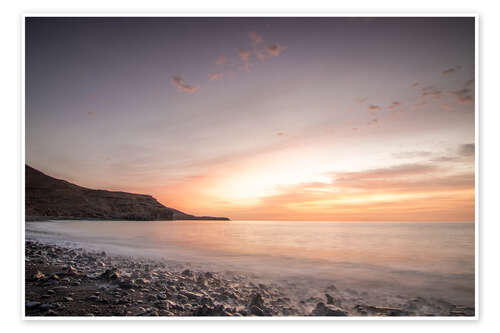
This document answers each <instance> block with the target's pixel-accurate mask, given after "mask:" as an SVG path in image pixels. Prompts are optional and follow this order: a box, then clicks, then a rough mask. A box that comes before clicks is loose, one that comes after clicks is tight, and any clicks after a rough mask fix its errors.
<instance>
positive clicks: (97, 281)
mask: <svg viewBox="0 0 500 333" xmlns="http://www.w3.org/2000/svg"><path fill="white" fill-rule="evenodd" d="M25 282H26V289H25V313H26V316H239V317H241V316H415V315H427V316H433V315H439V316H473V315H474V309H473V308H468V307H460V306H457V305H454V304H450V303H448V302H445V301H440V302H438V303H435V302H434V303H432V305H431V304H430V303H429V301H428V300H426V299H423V298H415V299H410V300H408V301H407V302H406V303H405V304H404V305H403V306H400V307H398V308H393V307H385V306H373V305H368V304H366V303H364V302H362V301H359V300H361V299H359V300H357V301H356V302H355V303H356V304H353V303H351V302H346V301H345V299H343V298H342V293H341V292H340V291H338V290H337V288H335V286H333V285H331V286H329V287H328V288H326V289H325V291H324V294H323V296H322V297H309V298H307V299H303V300H297V299H293V298H292V297H291V296H290V295H289V293H287V291H286V290H284V289H283V288H282V287H281V286H280V285H278V284H275V283H269V284H263V283H257V282H256V281H252V280H251V279H250V278H249V277H247V276H243V275H241V274H228V273H216V272H208V271H193V270H191V269H186V268H181V267H180V266H175V267H172V266H171V265H170V264H167V263H165V262H162V261H159V260H152V259H140V258H130V257H123V256H110V255H107V254H106V253H105V252H99V251H87V250H85V249H82V248H68V247H61V246H55V245H47V244H42V243H39V242H34V241H26V250H25ZM423 308H424V309H428V313H422V309H423Z"/></svg>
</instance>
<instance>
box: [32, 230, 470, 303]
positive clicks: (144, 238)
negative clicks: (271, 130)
mask: <svg viewBox="0 0 500 333" xmlns="http://www.w3.org/2000/svg"><path fill="white" fill-rule="evenodd" d="M26 239H33V240H39V241H42V242H47V243H53V244H60V245H66V246H78V247H86V248H89V249H94V250H105V251H108V252H110V253H115V254H121V255H129V256H136V257H152V258H158V259H162V260H165V261H169V262H176V263H183V264H185V265H187V266H190V267H192V268H196V269H203V270H210V271H220V272H224V271H231V272H240V273H244V274H247V275H249V276H252V277H254V278H255V279H263V280H272V281H274V282H276V283H281V284H282V285H286V286H287V287H288V288H290V290H292V293H293V294H297V297H305V296H308V295H309V296H311V295H312V296H314V295H320V294H321V292H322V291H321V290H323V289H324V288H327V287H328V286H335V287H336V288H337V289H340V290H344V291H345V292H347V293H350V295H352V297H358V296H359V297H363V298H366V299H369V301H371V302H372V303H376V304H392V303H394V302H397V300H398V299H399V298H400V299H409V298H411V297H427V298H430V299H433V300H437V301H441V300H445V301H446V302H452V303H457V304H461V305H465V306H474V295H475V294H474V293H475V281H474V278H475V267H474V264H475V260H474V255H475V250H474V249H475V247H474V246H475V244H474V223H465V222H460V223H452V222H442V223H434V222H432V223H431V222H414V223H412V222H312V221H293V222H292V221H152V222H142V221H54V222H27V223H26ZM360 295H362V296H360Z"/></svg>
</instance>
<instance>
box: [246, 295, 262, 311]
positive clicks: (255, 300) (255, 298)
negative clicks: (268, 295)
mask: <svg viewBox="0 0 500 333" xmlns="http://www.w3.org/2000/svg"><path fill="white" fill-rule="evenodd" d="M252 306H256V307H258V308H262V307H263V306H264V300H263V299H262V296H261V295H260V294H253V295H252V296H251V297H250V302H249V303H248V307H249V308H251V307H252Z"/></svg>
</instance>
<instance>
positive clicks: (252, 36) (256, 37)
mask: <svg viewBox="0 0 500 333" xmlns="http://www.w3.org/2000/svg"><path fill="white" fill-rule="evenodd" d="M248 37H249V38H250V40H251V41H252V43H255V44H259V43H262V42H263V41H264V38H262V36H260V35H259V34H257V33H256V32H255V31H251V32H249V33H248Z"/></svg>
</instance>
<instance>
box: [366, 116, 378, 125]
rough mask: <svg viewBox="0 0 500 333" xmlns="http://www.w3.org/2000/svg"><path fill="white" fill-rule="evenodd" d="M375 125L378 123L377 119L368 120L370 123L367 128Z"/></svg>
mask: <svg viewBox="0 0 500 333" xmlns="http://www.w3.org/2000/svg"><path fill="white" fill-rule="evenodd" d="M377 123H378V119H377V118H373V119H372V120H370V121H369V122H368V126H371V125H375V124H377Z"/></svg>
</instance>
